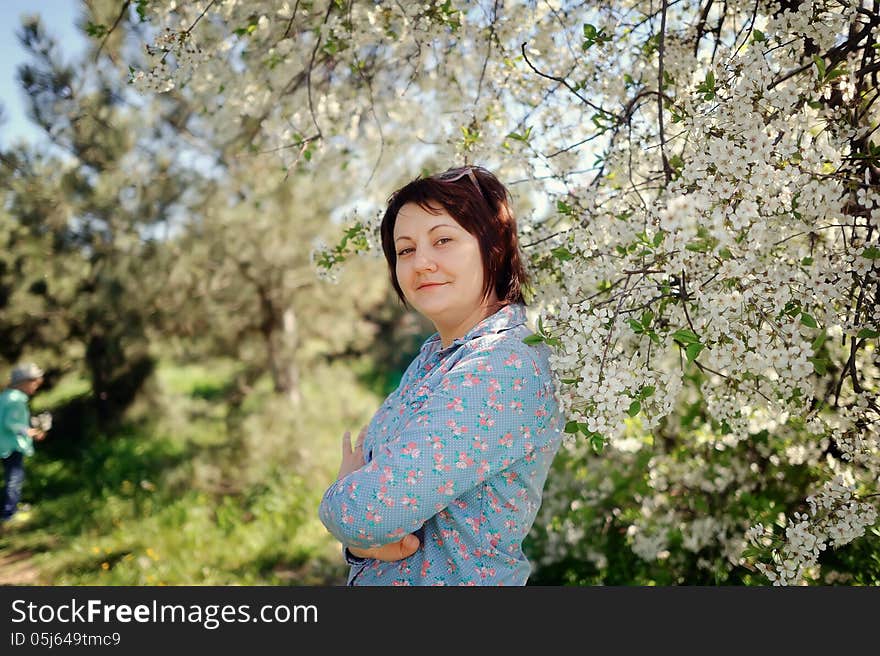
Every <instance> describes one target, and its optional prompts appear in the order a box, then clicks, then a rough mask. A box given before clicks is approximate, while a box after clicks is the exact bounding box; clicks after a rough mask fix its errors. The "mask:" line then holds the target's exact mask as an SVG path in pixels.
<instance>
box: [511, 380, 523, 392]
mask: <svg viewBox="0 0 880 656" xmlns="http://www.w3.org/2000/svg"><path fill="white" fill-rule="evenodd" d="M511 387H512V388H513V391H514V392H519V391H520V390H521V389H522V388H523V379H522V378H514V379H513V383H512V384H511Z"/></svg>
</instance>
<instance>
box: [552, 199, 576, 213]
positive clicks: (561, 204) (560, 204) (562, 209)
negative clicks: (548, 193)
mask: <svg viewBox="0 0 880 656" xmlns="http://www.w3.org/2000/svg"><path fill="white" fill-rule="evenodd" d="M556 211H557V212H559V213H560V214H565V215H566V216H570V215H571V214H572V213H573V211H574V210H572V207H571V205H569V204H568V203H566V202H565V201H564V200H557V201H556Z"/></svg>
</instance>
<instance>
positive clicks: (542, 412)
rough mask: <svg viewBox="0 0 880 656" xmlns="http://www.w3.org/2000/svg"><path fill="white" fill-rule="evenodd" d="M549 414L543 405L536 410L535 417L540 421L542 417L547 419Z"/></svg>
mask: <svg viewBox="0 0 880 656" xmlns="http://www.w3.org/2000/svg"><path fill="white" fill-rule="evenodd" d="M547 414H548V413H547V409H546V408H545V407H544V406H543V405H542V406H539V407H538V409H537V410H535V416H536V417H538V418H539V419H540V418H541V417H546V416H547Z"/></svg>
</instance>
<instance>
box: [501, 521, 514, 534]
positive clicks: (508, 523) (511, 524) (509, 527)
mask: <svg viewBox="0 0 880 656" xmlns="http://www.w3.org/2000/svg"><path fill="white" fill-rule="evenodd" d="M504 528H506V529H507V530H508V531H510V532H511V533H512V532H514V531H515V530H516V520H515V519H506V520H504Z"/></svg>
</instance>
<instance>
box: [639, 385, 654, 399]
mask: <svg viewBox="0 0 880 656" xmlns="http://www.w3.org/2000/svg"><path fill="white" fill-rule="evenodd" d="M653 393H654V386H653V385H645V386H644V387H643V388H642V390H641V391H640V392H639V398H640V399H647V398H648V397H649V396H651V395H652V394H653Z"/></svg>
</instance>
